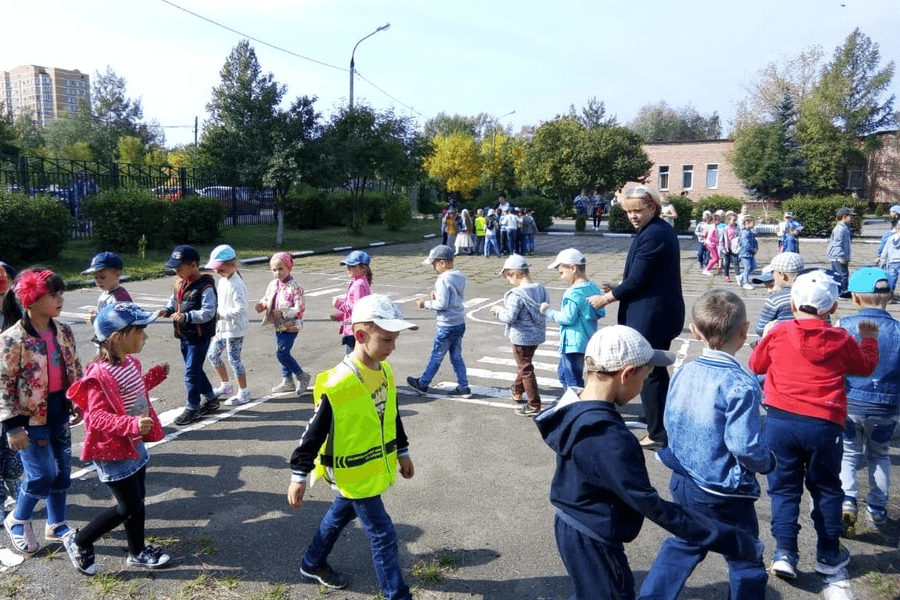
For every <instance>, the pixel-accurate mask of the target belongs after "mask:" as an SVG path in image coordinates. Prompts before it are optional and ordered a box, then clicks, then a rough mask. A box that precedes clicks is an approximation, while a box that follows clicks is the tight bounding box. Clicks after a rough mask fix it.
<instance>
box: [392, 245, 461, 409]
mask: <svg viewBox="0 0 900 600" xmlns="http://www.w3.org/2000/svg"><path fill="white" fill-rule="evenodd" d="M422 264H423V265H431V267H432V268H433V269H434V272H435V273H437V274H438V277H437V280H436V281H435V282H434V289H433V290H432V291H431V300H428V301H426V300H422V299H421V298H417V299H416V305H417V306H418V307H419V308H427V309H429V310H433V311H434V312H435V317H436V320H437V323H436V325H435V331H434V346H433V347H432V349H431V358H429V359H428V364H427V365H425V372H424V373H422V376H421V377H419V378H418V379H416V378H415V377H407V378H406V383H407V384H409V387H411V388H412V389H413V390H414V391H416V392H418V393H419V394H424V393H426V392H427V391H428V385H429V384H430V383H431V381H432V380H433V379H434V376H435V375H436V374H437V370H438V369H439V368H440V366H441V362H442V361H443V360H444V355H445V354H447V352H450V364H451V365H453V372H454V373H456V382H457V386H456V388H455V389H453V390H451V391H450V392H448V394H449V395H451V396H457V397H460V398H469V397H470V396H471V395H472V390H470V389H469V378H468V376H467V375H466V363H465V362H463V357H462V338H463V334H464V333H465V332H466V312H465V308H464V307H463V297H464V295H465V293H466V276H465V275H463V274H462V273H461V272H460V271H459V270H457V269H454V268H453V248H451V247H450V246H435V247H434V248H432V249H431V252H429V253H428V258H426V259H425V260H423V261H422Z"/></svg>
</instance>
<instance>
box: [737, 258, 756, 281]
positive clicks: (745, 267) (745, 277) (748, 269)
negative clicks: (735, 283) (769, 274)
mask: <svg viewBox="0 0 900 600" xmlns="http://www.w3.org/2000/svg"><path fill="white" fill-rule="evenodd" d="M755 268H756V259H755V258H753V257H752V256H751V257H750V258H742V259H741V276H740V279H739V281H740V284H741V285H747V284H749V283H750V273H752V272H753V269H755Z"/></svg>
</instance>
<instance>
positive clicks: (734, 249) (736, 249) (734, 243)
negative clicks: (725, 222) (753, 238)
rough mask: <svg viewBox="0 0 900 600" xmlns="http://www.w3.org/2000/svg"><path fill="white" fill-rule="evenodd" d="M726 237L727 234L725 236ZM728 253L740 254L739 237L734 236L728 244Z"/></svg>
mask: <svg viewBox="0 0 900 600" xmlns="http://www.w3.org/2000/svg"><path fill="white" fill-rule="evenodd" d="M726 235H728V234H726ZM728 251H729V252H731V253H732V254H739V253H740V252H741V236H740V235H735V236H734V237H733V238H731V241H730V242H729V244H728Z"/></svg>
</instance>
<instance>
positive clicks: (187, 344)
mask: <svg viewBox="0 0 900 600" xmlns="http://www.w3.org/2000/svg"><path fill="white" fill-rule="evenodd" d="M211 341H212V338H199V339H193V340H186V339H182V340H181V356H182V357H183V358H184V386H185V387H186V388H187V402H186V403H185V408H186V409H188V410H194V411H196V410H200V402H201V400H202V398H201V397H205V398H210V397H211V396H212V384H211V383H210V382H209V378H208V377H207V376H206V372H205V371H204V370H203V361H204V360H206V353H207V352H208V351H209V343H210V342H211Z"/></svg>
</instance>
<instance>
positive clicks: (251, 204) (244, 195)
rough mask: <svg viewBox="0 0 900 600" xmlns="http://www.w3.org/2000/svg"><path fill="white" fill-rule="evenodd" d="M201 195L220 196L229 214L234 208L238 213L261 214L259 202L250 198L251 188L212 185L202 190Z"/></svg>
mask: <svg viewBox="0 0 900 600" xmlns="http://www.w3.org/2000/svg"><path fill="white" fill-rule="evenodd" d="M200 195H201V196H207V197H209V198H218V199H219V202H221V203H222V206H223V207H224V208H225V213H226V214H227V215H230V214H231V212H232V210H235V211H236V212H237V214H238V215H258V214H259V208H260V206H259V202H257V201H255V200H252V199H251V198H250V190H249V189H247V188H245V187H237V186H235V187H232V186H228V185H210V186H207V187H205V188H203V189H202V190H200Z"/></svg>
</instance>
